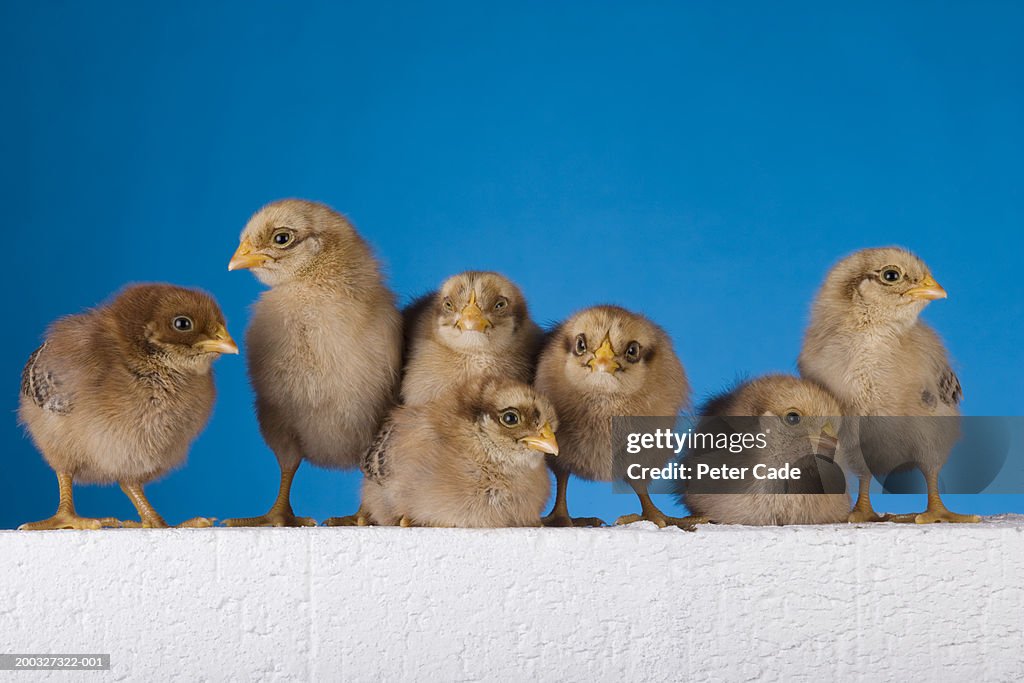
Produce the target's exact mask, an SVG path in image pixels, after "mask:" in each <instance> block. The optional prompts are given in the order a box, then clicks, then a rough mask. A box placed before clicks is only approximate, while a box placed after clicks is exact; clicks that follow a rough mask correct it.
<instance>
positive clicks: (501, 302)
mask: <svg viewBox="0 0 1024 683" xmlns="http://www.w3.org/2000/svg"><path fill="white" fill-rule="evenodd" d="M506 306H508V299H506V298H505V297H503V296H502V297H498V300H497V301H495V302H494V310H496V311H502V310H504V309H505V307H506Z"/></svg>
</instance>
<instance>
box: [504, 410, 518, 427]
mask: <svg viewBox="0 0 1024 683" xmlns="http://www.w3.org/2000/svg"><path fill="white" fill-rule="evenodd" d="M501 423H502V424H503V425H505V426H506V427H515V426H516V425H517V424H519V413H517V412H516V411H514V410H506V411H505V412H503V413H502V414H501Z"/></svg>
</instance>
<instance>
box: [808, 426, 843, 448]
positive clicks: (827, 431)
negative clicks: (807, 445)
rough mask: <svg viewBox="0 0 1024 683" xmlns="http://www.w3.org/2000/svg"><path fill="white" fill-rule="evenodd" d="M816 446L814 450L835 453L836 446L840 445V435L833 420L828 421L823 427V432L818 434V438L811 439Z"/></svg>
mask: <svg viewBox="0 0 1024 683" xmlns="http://www.w3.org/2000/svg"><path fill="white" fill-rule="evenodd" d="M811 443H812V445H813V446H814V452H815V453H819V454H821V455H825V454H829V453H835V451H836V448H837V447H838V446H839V435H838V434H836V429H835V427H833V426H832V423H831V422H826V423H825V426H824V427H822V428H821V434H819V435H818V438H817V439H812V440H811Z"/></svg>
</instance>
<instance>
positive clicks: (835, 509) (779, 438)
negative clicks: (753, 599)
mask: <svg viewBox="0 0 1024 683" xmlns="http://www.w3.org/2000/svg"><path fill="white" fill-rule="evenodd" d="M841 412H842V411H841V409H840V407H839V404H838V403H837V402H836V400H835V399H834V398H833V397H832V396H831V395H829V393H828V392H827V391H825V390H824V389H823V388H821V387H819V386H818V385H817V384H814V383H813V382H809V381H807V380H803V379H798V378H796V377H793V376H791V375H768V376H766V377H761V378H759V379H756V380H753V381H750V382H744V383H743V384H740V385H739V386H737V387H736V388H734V389H732V390H731V391H728V392H725V393H723V394H721V395H719V396H716V397H715V398H712V399H711V400H710V401H708V403H707V404H705V406H704V407H703V408H702V409H701V410H700V415H701V420H700V422H699V423H698V425H697V428H696V429H695V430H694V433H702V434H714V435H720V434H730V435H731V434H750V435H752V436H754V435H763V438H764V442H763V444H759V443H757V442H754V441H750V442H749V443H748V444H746V446H747V447H742V446H738V447H737V448H736V449H735V450H736V451H739V452H733V451H730V450H723V451H718V452H716V451H715V450H714V449H713V448H708V447H705V446H704V445H703V444H701V445H700V446H699V447H697V448H691V449H690V450H688V451H687V453H686V455H685V457H684V458H683V464H684V465H686V466H688V467H690V471H691V472H693V471H695V466H696V464H697V463H698V462H701V461H704V462H706V463H708V464H712V465H716V464H719V462H721V463H723V464H727V465H728V466H730V467H746V468H748V469H747V471H746V473H745V476H744V477H743V478H742V479H741V480H738V481H730V482H727V483H726V484H724V485H717V486H716V482H711V485H710V486H708V485H707V482H704V481H701V480H697V479H693V478H691V479H677V480H675V481H674V486H675V490H676V493H677V495H678V496H679V500H680V502H681V503H683V504H684V505H686V506H687V507H688V508H689V509H690V512H691V513H692V514H693V515H695V516H698V517H702V518H705V519H706V520H708V521H711V522H716V523H720V524H748V525H754V526H767V525H776V524H779V525H781V524H836V523H839V522H845V521H846V517H847V514H848V513H849V511H850V498H849V496H848V495H847V494H846V482H845V480H844V478H843V473H842V470H841V469H840V466H839V465H837V464H836V463H837V462H838V461H840V460H841V459H842V453H841V451H840V450H839V441H838V430H839V427H840V424H841V418H840V417H839V416H840V415H841ZM737 441H738V440H737ZM762 446H763V447H762ZM740 448H742V450H740ZM787 465H789V466H790V467H791V468H799V473H800V477H799V479H757V478H756V477H755V476H754V471H753V470H754V469H755V467H757V466H760V467H761V469H762V472H761V476H766V473H767V471H768V470H767V468H772V469H774V470H775V471H778V470H780V469H782V468H783V467H785V466H787ZM715 489H720V490H724V491H728V492H727V493H721V492H717V493H716V492H714V491H715ZM840 491H841V493H840Z"/></svg>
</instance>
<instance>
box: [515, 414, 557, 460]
mask: <svg viewBox="0 0 1024 683" xmlns="http://www.w3.org/2000/svg"><path fill="white" fill-rule="evenodd" d="M519 443H522V444H526V447H527V448H530V449H531V450H534V451H540V452H541V453H549V454H551V455H558V441H557V440H556V439H555V430H553V429H552V428H551V423H550V422H545V423H544V426H543V427H541V428H540V434H538V435H537V436H524V437H523V438H521V439H519Z"/></svg>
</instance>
